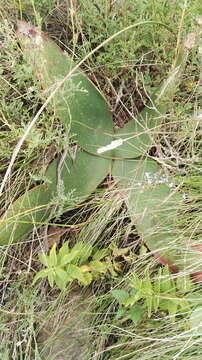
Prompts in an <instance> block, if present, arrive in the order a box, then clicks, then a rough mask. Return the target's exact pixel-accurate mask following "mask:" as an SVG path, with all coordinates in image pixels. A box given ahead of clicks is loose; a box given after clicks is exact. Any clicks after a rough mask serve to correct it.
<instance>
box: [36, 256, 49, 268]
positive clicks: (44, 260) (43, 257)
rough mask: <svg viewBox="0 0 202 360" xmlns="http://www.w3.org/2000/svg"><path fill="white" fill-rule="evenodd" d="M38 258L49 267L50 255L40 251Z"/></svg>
mask: <svg viewBox="0 0 202 360" xmlns="http://www.w3.org/2000/svg"><path fill="white" fill-rule="evenodd" d="M38 258H39V260H40V261H41V263H42V264H43V265H44V266H46V267H48V256H47V255H46V254H44V253H40V254H39V255H38Z"/></svg>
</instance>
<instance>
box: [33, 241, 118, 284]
mask: <svg viewBox="0 0 202 360" xmlns="http://www.w3.org/2000/svg"><path fill="white" fill-rule="evenodd" d="M107 255H109V250H108V249H101V250H97V251H95V250H94V249H93V247H92V245H90V244H84V243H83V242H81V241H80V242H77V243H76V245H74V247H73V248H72V249H70V248H69V245H68V243H67V242H65V243H64V244H63V246H62V247H61V248H60V250H59V251H58V252H56V244H54V245H53V247H52V249H51V250H50V253H49V255H45V254H44V253H41V254H39V260H40V261H41V263H42V264H43V265H44V266H46V269H43V270H41V271H39V272H38V273H37V274H36V276H35V278H34V281H33V284H35V282H36V281H37V280H38V279H42V278H46V277H47V278H48V281H49V284H50V286H51V287H53V285H54V283H55V284H56V285H57V287H58V288H59V289H61V290H64V289H65V288H66V285H67V284H68V283H70V282H72V281H74V280H77V281H78V282H79V283H80V284H81V285H84V286H87V285H89V284H90V283H91V282H92V280H93V279H96V278H97V277H101V276H102V275H103V274H106V272H107V271H108V270H109V271H110V270H111V272H113V273H114V271H113V266H112V263H111V261H110V259H109V257H107Z"/></svg>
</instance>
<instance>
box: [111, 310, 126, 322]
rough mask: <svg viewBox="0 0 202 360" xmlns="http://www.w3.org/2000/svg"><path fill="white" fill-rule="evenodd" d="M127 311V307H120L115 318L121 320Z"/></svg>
mask: <svg viewBox="0 0 202 360" xmlns="http://www.w3.org/2000/svg"><path fill="white" fill-rule="evenodd" d="M125 313H126V308H125V307H120V308H119V309H118V311H117V313H116V316H115V318H114V319H115V320H119V319H121V318H122V317H123V316H124V315H125Z"/></svg>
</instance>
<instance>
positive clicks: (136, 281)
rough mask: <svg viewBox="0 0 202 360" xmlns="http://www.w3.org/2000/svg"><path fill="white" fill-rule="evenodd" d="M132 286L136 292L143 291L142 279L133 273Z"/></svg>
mask: <svg viewBox="0 0 202 360" xmlns="http://www.w3.org/2000/svg"><path fill="white" fill-rule="evenodd" d="M130 286H131V287H132V288H133V289H135V290H136V291H137V290H138V291H140V290H142V279H139V277H138V276H137V274H135V273H133V274H132V276H131V280H130Z"/></svg>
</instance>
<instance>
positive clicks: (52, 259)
mask: <svg viewBox="0 0 202 360" xmlns="http://www.w3.org/2000/svg"><path fill="white" fill-rule="evenodd" d="M56 246H57V245H56V244H54V245H53V246H52V248H51V250H50V253H49V256H48V266H49V267H55V266H56V265H57V254H56Z"/></svg>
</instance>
